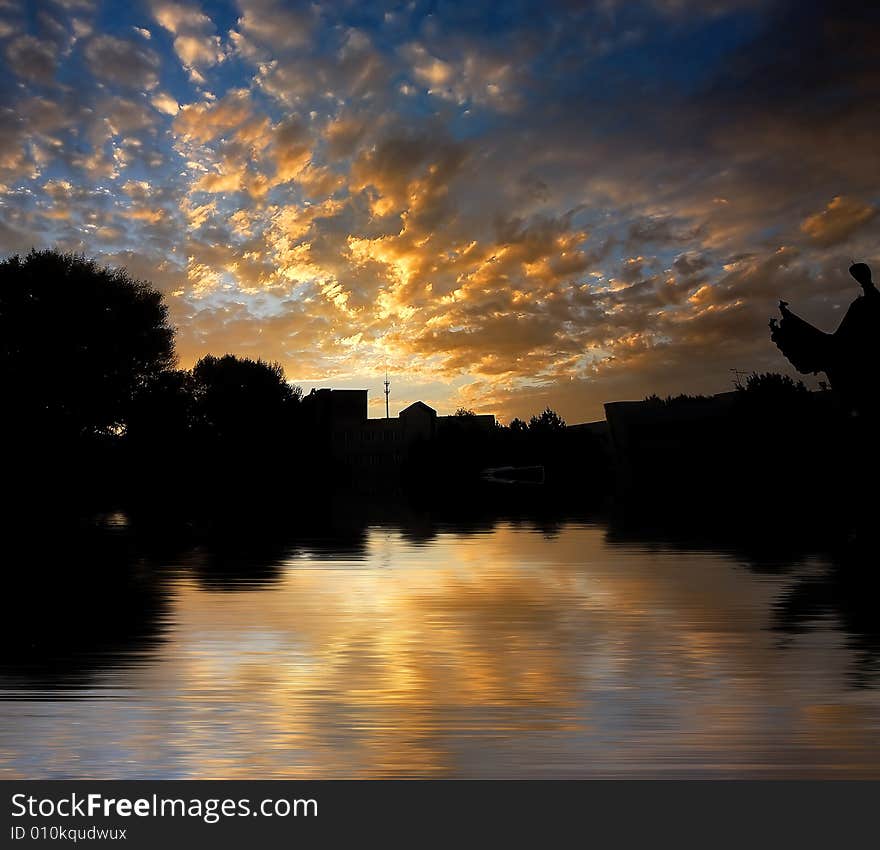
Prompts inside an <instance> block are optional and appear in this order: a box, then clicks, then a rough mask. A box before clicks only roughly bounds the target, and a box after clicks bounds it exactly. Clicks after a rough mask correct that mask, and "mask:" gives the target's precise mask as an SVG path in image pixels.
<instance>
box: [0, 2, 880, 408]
mask: <svg viewBox="0 0 880 850" xmlns="http://www.w3.org/2000/svg"><path fill="white" fill-rule="evenodd" d="M878 17H880V14H878V12H877V11H874V10H871V9H869V8H864V4H860V3H854V2H849V0H847V2H843V3H834V4H832V3H810V2H806V3H793V2H786V1H785V0H776V1H775V2H774V1H773V0H770V2H756V0H712V1H711V2H691V1H690V0H651V1H650V2H632V0H630V2H623V1H622V0H600V2H593V3H567V2H540V3H537V2H520V3H495V2H487V3H479V2H475V3H467V4H462V3H453V2H449V3H442V2H440V3H419V2H412V3H386V4H380V3H363V2H351V3H346V2H339V3H327V4H321V3H283V2H276V0H236V2H231V0H230V2H212V3H198V2H181V3H177V2H164V0H135V2H131V3H128V2H126V3H119V2H104V3H101V2H93V0H44V1H43V2H33V0H31V2H27V3H24V2H21V3H19V2H16V0H0V57H2V61H3V62H4V65H5V67H4V74H3V77H2V82H0V109H2V110H3V121H2V124H0V251H2V252H3V253H5V254H8V253H14V252H21V251H27V250H29V249H30V248H31V247H47V246H57V247H60V248H62V249H64V250H74V251H81V252H84V253H86V254H88V255H92V256H97V257H99V258H101V259H102V260H104V261H105V262H107V263H110V264H113V265H122V266H125V267H127V268H128V269H129V271H130V272H131V273H132V274H134V275H136V276H138V277H142V278H146V279H149V280H151V281H152V282H153V283H154V284H155V285H156V286H158V287H160V288H161V289H162V290H163V291H164V292H165V293H166V298H167V300H168V303H169V305H170V308H171V312H172V316H173V318H174V321H175V323H176V324H177V326H178V328H179V332H178V350H179V353H180V359H181V365H182V366H190V365H191V364H192V363H193V362H194V361H195V359H197V358H198V357H199V356H201V355H203V354H205V353H209V352H210V353H216V354H220V353H223V352H226V351H230V352H233V353H237V354H244V355H250V356H258V355H259V356H263V357H265V358H268V359H272V360H277V361H279V362H280V363H282V365H283V366H284V368H285V370H286V373H287V375H288V377H289V378H290V379H291V380H293V381H295V382H297V383H300V384H302V385H303V386H304V387H306V388H308V387H311V386H316V385H325V386H326V385H329V386H366V387H368V388H369V389H370V390H371V391H372V392H371V395H372V399H373V402H374V403H375V405H376V407H375V409H374V411H373V412H374V414H376V415H378V414H379V413H380V407H381V406H382V403H383V398H382V394H381V383H382V378H383V376H384V369H385V366H386V364H387V365H388V368H389V371H390V372H391V376H392V387H393V389H392V401H393V402H396V405H395V406H396V407H398V408H400V407H403V406H405V405H406V404H407V403H409V402H410V401H412V400H414V399H416V398H422V399H424V400H425V401H427V402H429V403H431V404H433V405H434V406H436V407H438V408H439V409H440V410H441V412H445V411H448V410H451V409H454V408H455V407H457V406H459V405H465V406H468V407H473V408H475V409H478V410H481V411H486V412H496V413H498V414H499V415H500V416H501V417H502V418H503V419H508V418H510V417H512V416H514V415H519V416H524V415H528V414H530V413H532V412H534V411H536V410H539V409H541V408H542V407H543V406H544V405H545V404H549V405H551V406H553V407H555V408H557V409H559V410H560V411H561V412H562V413H563V415H564V416H566V418H568V419H569V420H570V421H580V420H584V419H590V418H596V417H598V416H600V415H601V404H602V402H603V401H609V400H615V399H621V398H639V397H642V396H644V395H646V394H648V393H651V392H658V393H661V394H663V393H674V392H710V391H719V390H724V389H726V388H728V386H729V382H730V372H729V370H730V369H733V368H737V369H744V370H748V369H774V370H785V369H786V364H785V362H784V361H783V360H782V359H781V356H780V355H779V354H778V352H777V351H776V349H775V348H774V347H773V346H772V344H770V343H769V340H768V337H767V333H766V322H767V318H768V317H769V316H770V315H772V313H773V310H774V305H775V302H776V300H777V299H778V298H779V297H784V298H785V299H786V300H789V301H791V303H792V305H793V307H794V308H795V309H797V310H799V312H801V313H802V314H803V315H805V316H806V317H807V318H809V319H811V320H813V321H815V322H816V323H817V324H820V325H821V326H823V327H827V328H832V327H834V325H835V324H836V322H837V320H838V317H839V315H840V311H841V310H842V309H843V308H845V306H846V304H847V303H848V302H849V300H851V299H852V297H854V296H855V294H857V291H856V289H855V286H854V284H853V283H852V282H851V281H849V280H848V278H847V276H846V267H847V265H848V264H849V261H850V259H851V258H858V259H863V260H868V261H870V260H871V258H872V257H875V256H876V253H877V249H876V244H877V238H876V237H877V227H876V225H877V217H876V213H877V203H878V199H880V190H878V182H880V167H878V166H880V162H878V145H877V138H878V133H877V130H878V123H880V118H878V113H877V110H876V103H877V97H878V94H880V75H878V73H877V71H876V48H877V46H878V33H880V26H878Z"/></svg>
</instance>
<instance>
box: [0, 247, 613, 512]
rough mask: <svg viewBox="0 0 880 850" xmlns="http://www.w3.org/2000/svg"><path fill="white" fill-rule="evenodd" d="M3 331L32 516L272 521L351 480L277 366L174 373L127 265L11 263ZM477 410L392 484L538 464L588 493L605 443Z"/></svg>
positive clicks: (16, 439) (548, 424)
mask: <svg viewBox="0 0 880 850" xmlns="http://www.w3.org/2000/svg"><path fill="white" fill-rule="evenodd" d="M0 340H2V349H0V382H2V386H3V389H4V396H5V404H4V408H5V411H6V413H5V415H4V417H3V422H2V425H0V428H2V439H3V445H4V447H5V452H6V455H7V480H8V492H9V493H10V495H11V496H12V502H13V507H18V508H20V509H21V510H22V511H23V512H27V511H28V510H32V509H33V508H34V506H39V505H46V504H50V503H53V502H54V503H58V504H61V505H64V504H71V503H76V504H77V505H78V506H80V507H83V508H88V507H98V506H103V507H107V506H113V505H120V504H121V505H124V506H126V507H129V508H134V509H140V510H142V511H153V512H157V513H169V512H175V511H179V512H184V513H189V512H205V513H208V514H221V515H222V514H223V513H224V512H225V511H226V510H229V511H230V512H233V511H234V512H235V514H236V515H237V516H242V515H243V514H247V513H252V514H254V515H261V516H265V515H269V514H271V513H273V512H275V511H278V512H282V513H286V512H289V511H290V510H291V508H292V507H294V506H297V505H299V506H302V507H304V508H311V507H314V503H315V500H316V498H320V497H321V496H322V495H325V494H326V492H327V491H329V490H332V489H335V488H338V487H340V486H344V485H350V484H351V483H352V475H351V470H350V469H346V468H344V464H341V463H340V461H339V459H338V457H337V458H336V459H335V460H334V456H333V452H332V446H331V435H330V434H329V433H325V432H322V431H320V430H318V429H317V428H316V427H315V425H314V423H313V422H310V421H309V419H308V417H306V416H304V415H303V403H302V391H301V390H300V389H299V388H298V387H295V386H292V385H291V384H289V383H288V382H287V380H286V379H285V375H284V372H283V369H282V368H281V366H280V365H278V364H277V363H270V362H266V361H263V360H261V359H250V358H247V357H238V356H234V355H230V354H223V355H222V356H213V355H208V356H205V357H203V358H202V359H201V360H199V362H198V363H196V364H195V366H194V367H193V368H192V369H191V370H183V369H179V368H177V358H176V355H175V348H174V328H173V327H172V325H171V324H170V321H169V317H168V310H167V306H166V305H165V303H164V301H163V299H162V296H161V293H159V292H158V291H156V290H155V289H154V288H153V287H152V286H150V285H149V284H148V283H145V282H142V281H137V280H133V279H132V278H131V277H129V276H128V275H127V274H126V273H125V272H124V271H121V270H111V269H108V268H104V267H102V266H100V265H98V264H97V263H96V262H94V261H92V260H88V259H85V258H83V257H79V256H75V255H69V254H61V253H58V252H55V251H32V252H31V253H30V254H29V255H27V256H26V257H24V258H21V257H19V256H14V257H11V258H9V259H7V260H5V261H4V262H2V263H0ZM471 415H472V414H471V412H470V411H467V410H460V411H458V416H459V418H460V419H461V421H462V428H461V429H458V428H455V427H450V428H446V429H445V430H444V432H443V433H442V434H441V435H439V436H438V437H437V438H436V439H434V440H431V441H426V442H425V443H424V444H421V445H420V444H417V445H415V446H412V447H411V450H410V451H408V452H407V457H406V458H405V459H404V461H403V463H402V465H401V468H400V469H398V470H396V471H395V473H394V475H393V476H392V478H391V480H390V481H389V484H393V485H394V486H397V487H400V488H403V489H404V490H407V491H409V492H411V493H416V494H418V493H421V494H423V495H425V496H440V497H444V498H445V497H448V496H449V494H450V491H452V490H457V491H458V493H459V496H460V497H464V496H465V495H467V492H468V488H471V487H473V486H477V485H479V484H480V482H481V478H480V473H481V470H483V469H485V468H486V467H491V466H493V465H496V466H498V465H505V464H508V465H510V464H515V465H528V464H535V465H538V464H540V465H542V466H544V467H545V468H546V480H547V482H548V483H551V484H556V485H558V486H559V487H562V486H563V485H570V486H572V487H573V486H575V479H577V484H578V486H582V484H583V481H584V480H585V478H584V476H585V475H586V474H587V470H586V468H585V467H586V466H589V467H591V470H592V471H591V472H590V474H591V475H592V476H593V480H594V485H593V489H599V488H598V485H597V484H596V483H595V482H596V481H597V476H600V475H605V474H606V473H607V470H605V469H604V467H603V464H604V459H605V453H604V451H603V450H602V448H601V447H600V446H599V445H598V443H597V444H596V445H595V451H594V452H590V451H587V452H584V451H582V450H581V451H580V452H579V454H578V455H577V458H578V459H577V460H576V461H575V460H573V458H575V454H576V453H575V446H574V437H573V435H571V434H569V433H567V431H566V428H565V423H564V421H563V420H562V419H561V418H560V417H559V416H558V415H557V414H556V413H554V412H553V411H551V410H549V409H548V410H545V411H544V412H543V413H541V414H538V415H536V416H534V417H532V419H531V420H530V421H529V422H523V421H521V420H514V421H513V422H512V423H511V424H510V426H509V427H502V426H498V427H497V428H495V429H494V430H492V431H491V432H489V433H474V432H473V431H472V430H471V429H468V428H467V427H466V425H467V422H468V419H469V418H470V416H471ZM579 444H580V446H581V449H582V448H583V445H584V444H587V445H588V446H589V445H591V444H590V442H589V440H586V441H585V440H584V439H583V438H581V440H580V441H579ZM581 467H584V468H581ZM604 483H605V482H603V486H604ZM470 492H472V491H470Z"/></svg>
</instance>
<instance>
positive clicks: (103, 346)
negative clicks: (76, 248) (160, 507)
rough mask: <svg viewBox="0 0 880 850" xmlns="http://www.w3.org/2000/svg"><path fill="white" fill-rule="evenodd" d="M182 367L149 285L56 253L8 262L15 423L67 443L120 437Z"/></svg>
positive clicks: (5, 299) (1, 341) (0, 356)
mask: <svg viewBox="0 0 880 850" xmlns="http://www.w3.org/2000/svg"><path fill="white" fill-rule="evenodd" d="M174 360H175V357H174V331H173V329H172V327H171V326H170V325H169V324H168V311H167V308H166V306H165V304H164V303H163V301H162V295H161V294H160V293H159V292H157V291H156V290H155V289H153V288H152V287H151V286H149V285H148V284H146V283H143V282H141V281H137V280H133V279H132V278H130V277H129V276H128V275H127V274H126V273H125V272H124V271H120V270H112V269H108V268H105V267H102V266H99V265H98V264H97V263H95V262H94V261H92V260H86V259H84V258H83V257H78V256H75V255H72V254H61V253H58V252H56V251H32V252H31V253H30V254H28V255H27V257H25V258H24V259H22V258H21V257H19V256H14V257H10V258H9V259H7V260H5V261H3V262H2V263H0V383H2V386H3V388H4V393H5V395H6V399H7V401H8V402H9V403H10V409H11V410H13V411H15V414H14V417H13V418H12V422H11V423H7V424H12V425H18V426H20V428H21V430H22V431H23V432H25V433H33V431H34V430H36V431H38V432H40V433H44V434H54V435H57V436H59V437H62V438H70V437H80V436H84V437H95V436H101V435H108V434H118V433H121V432H123V431H124V430H125V428H126V427H127V424H128V419H129V416H130V414H131V411H132V405H133V403H134V400H135V398H136V397H137V396H138V394H140V393H143V392H145V391H147V390H148V389H149V388H150V386H151V384H152V383H153V382H154V381H156V380H157V379H158V378H159V377H160V376H161V375H163V373H164V372H165V371H166V370H168V369H170V368H171V367H172V366H173V365H174Z"/></svg>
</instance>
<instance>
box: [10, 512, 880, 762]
mask: <svg viewBox="0 0 880 850" xmlns="http://www.w3.org/2000/svg"><path fill="white" fill-rule="evenodd" d="M120 524H122V523H120ZM109 525H110V526H112V525H113V522H112V521H111V522H110V524H109ZM68 543H69V541H68ZM68 543H65V542H64V541H59V542H58V543H56V544H54V545H51V546H49V551H47V552H44V553H43V557H41V559H39V565H38V566H37V567H34V565H33V564H32V563H31V562H30V561H29V560H28V559H27V558H25V559H24V560H23V561H21V560H20V561H19V562H18V564H17V565H18V566H19V567H20V571H21V572H22V574H24V575H25V576H26V577H25V578H22V579H21V581H20V582H18V583H16V584H15V585H14V587H13V588H11V591H12V592H10V593H9V594H8V595H7V605H8V606H10V608H11V610H12V611H13V612H14V613H13V614H12V615H11V622H12V624H13V625H11V626H9V627H8V629H7V634H6V636H5V637H6V640H5V643H4V654H3V656H2V659H0V660H2V664H0V698H2V699H0V776H3V777H4V778H12V777H32V778H59V777H96V778H136V777H137V778H281V777H297V778H332V777H363V778H374V777H410V776H416V777H572V778H573V777H747V776H748V777H780V776H792V777H867V776H872V777H880V734H878V732H880V690H878V689H877V687H876V686H877V685H878V684H880V680H878V676H877V658H878V655H880V652H878V642H877V632H878V629H877V628H876V618H875V616H874V611H875V608H874V607H873V605H874V602H875V601H876V597H874V599H867V600H866V594H865V593H863V592H862V588H861V586H860V585H859V584H858V582H859V581H860V579H855V581H856V586H855V591H854V592H853V588H852V586H851V581H852V580H851V579H848V578H841V577H840V571H839V570H838V569H837V568H836V567H835V565H834V564H832V563H830V562H828V561H826V560H824V559H823V558H822V557H819V556H817V555H809V554H799V555H796V556H791V555H783V556H777V555H771V556H769V557H765V556H758V557H756V556H754V555H753V554H750V553H748V552H746V553H743V552H741V551H738V550H737V549H735V548H733V547H728V546H721V545H717V544H716V545H704V544H696V543H690V544H683V543H681V542H676V541H669V540H666V541H658V540H656V539H654V538H652V537H650V536H648V537H644V536H642V537H639V536H635V537H634V536H632V535H629V536H627V535H620V534H616V533H611V532H610V531H609V529H608V528H607V527H606V526H605V525H604V524H602V523H595V524H591V523H574V522H572V523H567V524H561V525H558V526H550V527H536V526H535V525H532V524H529V523H514V522H507V521H501V522H497V523H488V524H484V525H483V526H481V527H473V528H468V529H461V528H451V527H450V528H444V527H442V526H440V527H436V526H430V527H428V528H421V527H419V528H416V529H414V528H413V527H411V526H408V527H398V526H393V525H392V526H373V527H366V528H363V529H360V530H358V531H357V532H356V533H354V534H352V535H349V536H347V537H346V538H344V539H342V540H340V539H339V538H338V537H333V538H329V539H322V538H316V539H313V540H308V539H306V540H303V539H302V538H300V539H298V540H296V541H294V542H290V541H288V542H284V543H279V544H276V543H271V544H266V543H264V542H261V543H260V544H259V545H257V543H256V542H255V541H251V542H250V543H245V544H243V545H239V546H238V547H236V549H235V550H234V551H230V550H229V548H228V547H223V546H219V547H214V548H212V547H209V546H204V545H203V546H190V547H183V548H182V549H177V550H173V551H169V552H164V553H163V552H152V553H150V554H144V552H143V551H142V550H141V549H140V548H139V547H138V546H136V545H133V544H132V543H131V542H130V540H129V539H128V536H127V535H126V533H125V530H124V529H115V530H114V529H113V528H112V527H105V528H103V529H102V530H100V532H99V533H97V534H94V535H92V537H91V538H90V542H89V543H88V546H87V547H86V549H85V550H83V549H81V548H80V549H77V556H76V560H77V567H76V572H73V571H72V570H71V569H69V568H68V567H69V565H68V564H66V562H65V557H66V555H65V553H66V551H67V546H68ZM37 545H39V546H40V547H45V546H46V545H47V544H46V542H45V541H36V540H35V541H34V542H33V546H35V547H36V546H37ZM84 551H85V553H86V554H84ZM26 567H27V568H26ZM86 572H88V573H89V575H91V576H92V577H91V578H89V579H85V578H83V575H84V574H85V573H86ZM62 576H63V577H62ZM50 587H51V588H52V589H51V590H48V589H47V588H50ZM858 600H861V601H858ZM865 605H867V607H865ZM866 612H867V614H866ZM866 617H867V618H866ZM13 631H14V633H13Z"/></svg>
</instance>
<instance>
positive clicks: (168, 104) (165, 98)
mask: <svg viewBox="0 0 880 850" xmlns="http://www.w3.org/2000/svg"><path fill="white" fill-rule="evenodd" d="M150 103H152V104H153V106H154V107H155V108H156V109H158V110H159V112H163V113H164V114H165V115H171V116H174V115H177V113H178V112H179V111H180V104H179V103H178V102H177V101H176V100H175V99H174V98H173V97H172V96H171V95H170V94H168V93H167V92H161V91H160V92H156V94H154V95H153V96H152V97H151V98H150Z"/></svg>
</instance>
